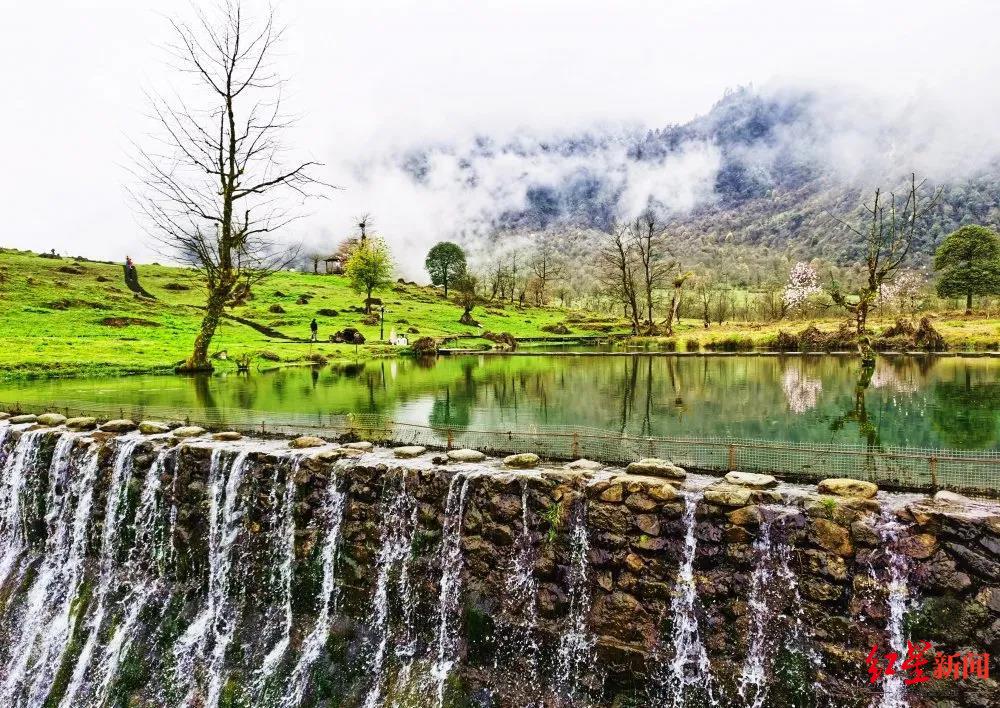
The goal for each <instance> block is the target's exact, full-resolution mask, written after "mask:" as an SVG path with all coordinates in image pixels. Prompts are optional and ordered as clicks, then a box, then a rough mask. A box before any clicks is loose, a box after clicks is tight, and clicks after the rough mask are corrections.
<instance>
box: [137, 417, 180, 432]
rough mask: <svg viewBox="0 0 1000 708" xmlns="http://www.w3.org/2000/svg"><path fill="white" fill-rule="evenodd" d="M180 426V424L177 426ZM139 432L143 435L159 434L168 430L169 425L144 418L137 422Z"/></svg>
mask: <svg viewBox="0 0 1000 708" xmlns="http://www.w3.org/2000/svg"><path fill="white" fill-rule="evenodd" d="M178 427H180V426H178ZM139 432H140V433H142V434H143V435H161V434H163V433H169V432H170V426H169V425H167V424H166V423H160V422H158V421H155V420H144V421H142V422H141V423H139Z"/></svg>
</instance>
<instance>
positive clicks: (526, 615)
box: [494, 480, 540, 687]
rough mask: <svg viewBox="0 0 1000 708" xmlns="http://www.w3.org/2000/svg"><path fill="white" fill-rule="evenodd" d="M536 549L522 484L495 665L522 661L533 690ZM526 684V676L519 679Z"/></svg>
mask: <svg viewBox="0 0 1000 708" xmlns="http://www.w3.org/2000/svg"><path fill="white" fill-rule="evenodd" d="M534 566H535V547H534V539H533V538H532V534H531V526H530V524H529V521H528V483H527V480H522V481H521V532H520V534H519V535H518V537H517V542H516V546H515V554H514V558H513V563H512V567H511V572H510V574H509V575H508V576H507V583H506V590H507V593H506V596H505V598H504V603H505V605H506V611H507V614H508V616H509V619H508V621H509V626H508V627H507V628H506V633H507V636H506V637H505V645H504V646H501V647H500V649H499V650H498V651H497V657H496V659H495V661H494V666H495V668H499V663H500V662H501V660H502V661H503V662H504V663H507V664H510V663H512V662H514V661H516V660H518V659H523V660H524V662H525V663H526V665H527V669H528V671H529V672H530V673H529V676H528V677H527V679H528V680H529V682H530V684H531V686H532V687H534V686H536V685H537V683H538V680H539V677H538V660H539V651H540V647H539V645H538V638H537V637H536V636H535V635H536V632H537V627H538V606H537V604H538V581H537V580H536V579H535V572H534ZM518 678H519V680H521V681H524V680H525V676H524V675H523V674H522V675H519V677H518Z"/></svg>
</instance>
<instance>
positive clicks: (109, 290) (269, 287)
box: [0, 249, 621, 378]
mask: <svg viewBox="0 0 1000 708" xmlns="http://www.w3.org/2000/svg"><path fill="white" fill-rule="evenodd" d="M138 270H139V279H140V282H141V284H142V285H143V287H144V288H145V289H146V290H148V291H149V292H150V293H152V294H153V295H155V296H156V298H157V299H156V300H155V301H150V300H145V299H141V298H138V297H136V296H135V295H134V294H133V293H132V292H131V291H130V290H128V288H127V287H126V286H125V282H124V273H123V269H122V266H121V264H109V263H98V262H93V261H82V260H81V261H78V260H76V259H72V258H60V259H52V258H44V257H42V256H39V255H38V254H35V253H31V252H25V251H13V250H7V249H0V377H7V378H9V377H38V376H68V375H97V374H124V373H133V372H160V371H163V372H166V371H171V370H172V369H173V367H174V366H175V365H176V364H177V362H179V361H180V360H181V359H183V358H184V357H186V356H187V355H188V354H189V353H190V348H191V345H192V343H193V342H194V337H195V335H196V333H197V331H198V326H199V323H200V321H201V315H202V313H201V311H200V310H199V309H197V308H198V307H199V306H200V305H201V304H202V303H203V302H204V297H205V293H204V287H203V284H202V281H201V280H200V278H199V276H198V274H197V273H196V272H195V271H193V270H191V269H187V268H179V267H170V266H159V265H139V267H138ZM303 296H305V297H304V298H303ZM378 296H379V297H380V298H381V299H382V301H383V303H384V305H385V308H386V313H385V336H386V338H388V337H389V332H390V330H392V329H395V330H396V332H397V333H401V334H402V333H406V334H407V336H408V337H409V338H410V341H411V342H412V341H414V339H416V338H417V337H421V336H431V337H435V338H443V337H446V336H450V335H475V334H479V333H481V332H484V331H487V330H491V331H494V332H510V333H512V334H513V335H514V336H516V337H539V336H546V332H545V331H544V330H543V329H542V328H543V327H544V326H546V325H554V324H557V323H562V322H565V321H566V319H567V317H568V316H569V314H570V313H569V312H567V311H566V310H562V309H558V308H550V307H544V308H537V307H525V308H519V307H515V306H512V305H510V304H507V305H497V304H494V303H487V304H484V305H481V306H478V307H476V309H475V311H474V312H473V316H474V317H475V319H476V320H478V321H479V322H480V324H481V325H482V328H481V329H477V328H474V327H467V326H464V325H461V324H459V323H458V318H459V316H460V315H461V309H460V308H459V307H458V306H456V305H455V304H454V303H452V302H449V301H448V300H445V299H444V298H443V297H442V296H441V294H440V292H439V291H438V290H436V289H434V288H430V287H424V286H417V285H407V284H402V283H397V284H395V285H393V286H392V287H391V288H389V289H388V290H386V291H384V292H382V293H378ZM306 300H307V302H306ZM362 300H363V296H360V295H358V294H357V293H355V292H353V291H352V290H351V289H350V287H349V284H348V282H347V280H346V278H344V277H342V276H334V275H313V274H304V273H290V272H284V273H276V274H274V275H273V276H272V277H271V278H269V279H267V280H266V281H264V282H263V283H260V284H258V285H256V286H255V287H254V289H253V297H252V299H250V300H249V301H247V303H246V304H245V305H241V306H237V307H234V308H227V312H228V313H230V314H232V315H234V316H236V317H240V318H244V319H248V320H252V321H253V322H256V323H258V324H261V325H265V326H267V327H271V328H273V329H275V330H277V331H279V332H281V333H282V334H285V335H287V336H289V337H293V338H299V339H303V340H307V339H308V338H309V322H310V321H311V320H312V318H313V317H315V318H316V319H317V320H318V322H319V326H320V329H319V337H320V339H321V340H327V339H328V338H329V335H331V334H332V333H333V332H335V331H337V330H340V329H343V328H345V327H355V328H357V329H358V330H360V331H361V332H362V333H363V334H364V335H365V337H366V339H367V340H368V341H367V343H366V344H364V345H361V346H360V347H358V349H357V350H355V347H354V346H352V345H343V344H332V343H330V342H328V341H321V342H320V343H318V344H315V345H313V344H309V343H308V342H306V341H288V340H284V339H279V338H274V337H269V336H266V335H265V334H262V333H261V332H259V331H257V330H255V329H253V328H251V327H249V326H246V325H244V324H240V323H237V322H235V321H232V320H225V321H223V322H222V324H221V325H220V327H219V329H218V331H217V334H216V337H215V339H214V341H213V343H212V351H213V352H216V353H217V352H220V351H226V352H227V354H228V358H229V360H230V361H222V362H219V367H220V368H223V369H225V368H228V367H232V366H233V365H232V363H231V360H232V359H233V358H235V357H236V356H238V355H240V354H244V353H250V354H253V355H254V356H255V357H256V358H257V359H258V361H259V362H261V363H265V364H268V365H274V363H273V362H297V361H305V360H307V359H308V358H310V357H312V356H315V355H317V354H318V355H322V356H324V357H327V358H331V359H337V358H342V359H354V358H356V357H357V358H374V357H380V356H391V355H393V354H397V353H400V349H399V348H397V347H391V346H388V345H386V344H381V343H379V341H378V340H379V326H378V324H377V323H376V324H364V323H363V321H362V320H363V318H364V313H363V312H361V311H360V309H361V305H362V304H363V303H362ZM278 308H280V310H283V312H281V311H275V310H278ZM321 311H336V313H337V314H336V315H333V314H319V313H320V312H321ZM572 319H573V320H581V319H582V320H585V321H584V322H574V323H571V324H570V328H571V329H572V331H573V333H574V334H580V335H587V334H601V333H606V332H607V331H608V329H609V327H611V326H612V325H611V324H610V323H605V322H601V319H600V318H599V317H579V316H577V317H573V318H572ZM411 328H413V329H416V330H417V332H409V331H408V330H410V329H411ZM615 328H616V331H621V330H620V328H619V327H618V326H617V325H615ZM261 355H263V357H262V356H261Z"/></svg>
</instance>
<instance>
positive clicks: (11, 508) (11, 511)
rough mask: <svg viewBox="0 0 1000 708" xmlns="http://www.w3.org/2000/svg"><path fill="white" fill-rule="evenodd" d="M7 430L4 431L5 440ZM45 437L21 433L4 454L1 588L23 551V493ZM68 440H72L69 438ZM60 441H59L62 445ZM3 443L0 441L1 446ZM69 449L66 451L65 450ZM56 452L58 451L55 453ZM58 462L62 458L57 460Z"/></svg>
mask: <svg viewBox="0 0 1000 708" xmlns="http://www.w3.org/2000/svg"><path fill="white" fill-rule="evenodd" d="M9 430H10V426H9V425H5V426H4V428H3V431H4V433H3V434H4V439H6V436H7V433H8V431H9ZM44 434H45V431H43V430H32V431H29V432H25V433H22V434H21V437H20V439H19V440H18V441H17V444H16V445H15V447H14V449H13V450H12V451H11V452H10V454H8V455H7V458H6V459H5V460H4V464H3V468H2V477H0V542H2V544H3V545H2V546H0V588H2V587H3V586H4V584H5V583H6V581H7V577H8V576H9V575H10V572H11V570H13V568H14V564H15V563H17V562H18V560H19V559H20V558H21V555H22V553H23V552H24V550H25V543H26V540H27V539H26V538H25V536H24V528H23V526H22V523H21V501H22V497H23V496H24V492H25V484H26V483H27V479H28V472H29V471H31V470H33V469H34V468H35V465H36V463H37V459H38V447H39V444H40V443H41V441H42V437H43V435H44ZM67 439H69V440H70V441H71V440H72V438H68V437H67ZM61 440H62V439H61V438H60V442H61ZM2 443H3V441H2V440H0V445H2ZM67 449H68V448H67ZM57 452H58V451H57ZM57 459H61V458H59V457H57Z"/></svg>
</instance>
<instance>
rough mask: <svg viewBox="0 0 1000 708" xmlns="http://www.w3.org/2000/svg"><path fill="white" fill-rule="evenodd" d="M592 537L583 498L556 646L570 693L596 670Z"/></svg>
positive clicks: (561, 684) (561, 679)
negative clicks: (590, 618)
mask: <svg viewBox="0 0 1000 708" xmlns="http://www.w3.org/2000/svg"><path fill="white" fill-rule="evenodd" d="M589 551H590V539H589V538H588V537H587V524H586V507H585V506H584V503H583V502H582V501H581V502H579V503H577V504H576V506H575V508H574V511H573V520H572V524H571V527H570V565H569V578H568V580H569V615H568V617H567V620H566V624H567V626H566V628H565V630H564V631H563V633H562V636H560V638H559V647H558V649H557V650H556V687H557V688H558V689H559V690H560V691H561V692H562V693H564V694H566V695H569V694H572V693H573V692H574V690H575V689H576V687H577V686H578V685H580V684H581V683H582V682H583V679H585V678H592V677H593V674H594V671H595V665H594V664H595V657H594V647H595V644H596V642H595V640H594V637H593V635H592V634H591V632H590V629H589V627H588V625H587V618H588V616H589V615H590V588H589V585H588V578H587V576H588V567H589V559H588V557H587V555H588V552H589Z"/></svg>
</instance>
